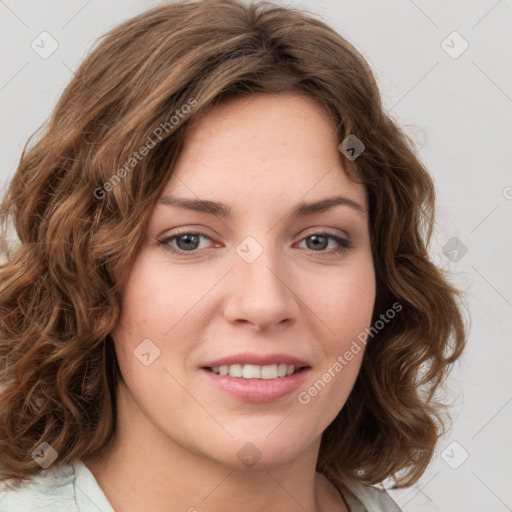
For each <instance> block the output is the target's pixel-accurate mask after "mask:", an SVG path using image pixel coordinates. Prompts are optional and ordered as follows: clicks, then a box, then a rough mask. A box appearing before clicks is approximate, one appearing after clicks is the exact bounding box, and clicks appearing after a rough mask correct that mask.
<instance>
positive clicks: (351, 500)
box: [343, 482, 402, 512]
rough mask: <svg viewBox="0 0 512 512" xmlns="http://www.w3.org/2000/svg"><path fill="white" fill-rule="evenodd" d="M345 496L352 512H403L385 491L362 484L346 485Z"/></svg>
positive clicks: (352, 483)
mask: <svg viewBox="0 0 512 512" xmlns="http://www.w3.org/2000/svg"><path fill="white" fill-rule="evenodd" d="M343 495H344V497H345V499H346V501H347V503H348V505H349V507H350V510H351V512H402V510H401V509H400V507H399V506H398V505H397V504H396V503H395V502H394V501H393V499H392V498H391V496H390V495H389V494H388V493H387V492H386V491H385V490H384V489H379V488H377V487H373V486H370V485H366V484H363V483H360V482H350V483H348V484H345V488H344V492H343Z"/></svg>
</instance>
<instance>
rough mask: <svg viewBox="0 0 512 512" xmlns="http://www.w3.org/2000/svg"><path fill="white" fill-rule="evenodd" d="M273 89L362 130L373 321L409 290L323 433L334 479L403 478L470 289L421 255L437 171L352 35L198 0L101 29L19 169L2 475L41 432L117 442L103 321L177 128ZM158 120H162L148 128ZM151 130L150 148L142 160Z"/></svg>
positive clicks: (416, 468) (111, 359) (438, 430)
mask: <svg viewBox="0 0 512 512" xmlns="http://www.w3.org/2000/svg"><path fill="white" fill-rule="evenodd" d="M281 92H296V93H300V94H305V95H307V96H308V97H310V98H313V99H315V100H317V101H319V102H320V104H321V105H323V107H324V108H325V110H326V112H328V113H329V116H330V117H331V118H332V119H333V120H334V121H335V123H336V126H337V128H336V133H337V136H338V140H339V142H341V141H343V140H344V139H345V137H347V136H348V135H349V134H354V135H355V136H357V137H358V138H359V139H360V140H361V141H363V142H364V144H365V146H366V148H365V150H364V152H363V154H362V155H360V156H359V157H358V158H357V160H356V161H351V160H349V159H348V158H346V157H345V156H344V155H343V154H342V153H341V152H340V158H341V159H342V162H343V164H344V166H345V168H346V169H347V172H348V173H349V175H350V176H351V177H352V178H353V179H354V180H357V181H358V182H360V183H362V184H364V186H365V187H366V191H367V194H368V200H369V208H370V233H371V243H372V252H373V258H374V264H375V271H376V279H377V297H376V302H375V309H374V313H373V320H374V321H376V320H377V319H378V318H379V315H380V314H382V313H383V312H384V311H385V310H386V309H389V308H390V307H391V305H392V304H393V303H395V302H397V301H398V302H399V303H400V304H401V306H402V309H401V311H400V313H399V314H397V316H396V317H395V318H394V320H393V321H392V322H390V324H389V325H388V326H387V328H386V329H383V330H381V331H380V332H379V333H378V334H376V335H375V336H374V337H373V338H372V339H371V340H369V342H368V344H367V349H366V352H365V355H364V359H363V363H362V367H361V371H360V374H359V376H358V378H357V381H356V383H355V386H354V388H353V390H352V393H351V395H350V397H349V398H348V401H347V402H346V404H345V406H344V407H343V409H342V410H341V411H340V413H339V414H338V416H337V417H336V419H335V420H334V421H333V422H332V423H331V424H330V425H329V426H328V428H327V429H326V430H325V432H324V433H323V437H322V443H321V447H320V453H319V458H318V465H317V470H318V471H320V472H322V473H323V474H324V475H326V476H327V477H328V478H330V479H331V480H332V481H333V482H335V483H336V482H337V483H342V482H343V480H344V479H347V478H349V479H350V478H351V479H356V480H358V481H361V482H364V483H368V484H375V483H378V482H382V481H383V480H385V479H387V478H388V477H392V478H394V481H395V487H403V486H408V485H411V484H413V483H414V482H416V481H417V480H418V478H419V477H420V476H421V475H422V473H423V472H424V470H425V468H426V466H427V464H428V463H429V461H430V460H431V458H432V456H433V454H434V450H435V446H436V443H437V441H438V439H439V437H440V436H441V435H442V434H443V433H444V432H445V430H446V429H445V425H446V421H445V419H446V418H449V416H448V415H447V414H446V406H445V405H443V404H442V403H439V401H438V396H437V393H436V391H437V390H438V388H439V389H441V388H440V385H441V384H442V383H443V382H444V380H445V377H446V376H447V374H448V371H449V370H450V368H451V366H452V364H453V363H454V361H456V359H457V358H458V357H459V356H460V354H461V352H462V350H463V347H464V344H465V340H466V328H465V323H464V321H463V316H462V314H461V305H460V302H459V298H460V297H459V292H458V291H457V290H456V289H454V288H453V287H452V286H451V285H450V284H449V282H448V279H447V277H446V276H445V275H444V274H443V272H442V271H441V270H440V269H438V268H437V267H436V266H435V265H434V264H433V263H432V262H431V260H430V259H429V255H428V250H427V248H428V243H429V240H430V237H431V233H432V226H433V222H434V198H435V197H434V187H433V183H432V180H431V178H430V176H429V174H428V173H427V171H426V170H425V168H424V166H423V165H422V163H421V162H420V161H419V159H418V157H417V156H416V154H415V151H414V146H413V145H412V142H411V141H410V140H409V139H408V137H407V136H406V135H405V134H404V133H403V132H402V131H401V129H400V128H399V127H398V126H397V124H396V123H395V122H394V121H393V120H392V119H391V118H390V116H389V115H388V114H387V113H386V112H385V111H384V109H383V106H382V103H381V99H380V95H379V91H378V88H377V84H376V81H375V79H374V77H373V75H372V72H371V70H370V68H369V66H368V64H367V63H366V61H365V60H364V59H363V57H362V56H361V55H360V54H359V53H358V52H357V50H356V49H355V48H354V47H353V46H352V45H351V44H350V43H348V42H347V41H346V40H345V39H344V38H343V37H342V36H341V35H339V34H338V33H336V32H335V31H334V30H333V29H331V28H330V27H328V26H327V25H326V24H325V23H324V22H322V21H321V20H319V19H317V18H315V16H314V15H311V14H309V13H306V12H304V11H300V10H297V9H292V8H284V7H281V6H278V5H275V4H272V3H268V2H265V3H259V4H253V5H250V6H248V5H244V4H242V3H241V2H238V1H236V0H210V1H201V0H200V1H179V2H174V3H170V4H166V5H162V6H159V7H157V8H154V9H151V10H149V11H147V12H145V13H143V14H141V15H139V16H137V17H135V18H132V19H130V20H128V21H126V22H124V23H122V24H121V25H119V26H118V27H116V28H115V29H114V30H112V31H111V32H109V33H108V34H107V35H106V36H104V37H103V38H102V39H101V40H100V42H99V43H98V44H97V45H96V47H95V48H94V49H93V51H92V52H91V53H90V54H89V55H88V56H87V57H86V58H85V60H84V61H83V63H82V64H81V65H80V67H79V68H78V70H77V71H76V73H75V75H74V77H73V79H72V80H71V82H70V84H69V85H68V86H67V88H66V89H65V90H64V92H63V94H62V96H61V97H60V100H59V102H58V104H57V105H56V107H55V109H54V112H53V114H52V115H51V117H50V119H49V120H48V121H47V123H46V124H45V126H44V128H43V130H42V132H41V133H40V134H39V136H38V139H37V141H36V142H32V143H30V144H29V145H27V146H26V147H25V149H24V151H23V154H22V157H21V159H20V163H19V167H18V169H17V171H16V173H15V174H14V177H13V179H12V181H11V182H10V185H9V188H8V190H7V192H6V195H5V198H4V200H3V203H2V206H1V212H0V213H1V223H2V230H3V231H2V239H1V240H2V251H3V255H4V261H3V263H2V265H1V268H0V312H1V325H0V357H1V361H0V383H1V384H2V386H1V393H0V402H1V406H0V468H1V471H2V473H1V476H2V477H3V478H8V477H12V478H24V477H27V476H28V475H30V474H32V473H35V472H37V471H39V470H40V469H41V468H40V467H39V465H38V464H37V463H36V462H35V461H34V460H33V459H32V457H31V453H32V452H33V450H34V449H35V448H36V447H37V446H38V445H39V444H40V443H41V442H48V443H50V444H51V446H52V447H53V448H54V449H55V450H56V451H57V452H58V454H59V462H63V463H65V462H71V461H73V460H75V459H78V458H81V457H86V456H92V457H94V456H96V455H99V454H104V453H105V452H106V451H107V450H108V449H109V448H110V447H111V446H112V443H113V440H114V437H115V426H116V401H115V390H116V384H117V382H118V381H119V379H121V378H122V376H121V374H120V371H119V366H118V364H117V360H116V355H115V350H114V347H113V342H112V339H111V338H110V335H109V334H110V333H111V331H112V330H113V329H114V327H115V325H116V323H117V321H118V319H119V315H120V303H121V302H120V298H121V291H122V289H123V284H124V283H125V282H126V278H127V276H128V275H129V273H130V269H131V266H132V264H133V261H134V258H135V257H136V255H137V252H138V249H139V247H140V244H141V241H142V237H143V234H144V231H145V227H146V224H147V221H148V218H149V215H150V214H151V212H152V209H153V206H154V205H155V203H156V200H157V199H158V197H159V196H160V194H161V192H162V190H163V188H164V187H165V185H166V184H167V182H168V180H169V179H170V177H171V175H172V172H173V167H174V163H175V162H176V159H177V157H178V155H179V153H180V150H181V148H182V147H183V142H184V140H185V137H186V135H187V133H188V132H189V130H190V127H191V126H192V125H193V123H194V121H196V120H197V119H199V117H200V116H202V115H204V114H205V113H206V112H208V111H209V109H211V108H213V107H215V105H216V104H218V103H219V102H221V101H226V100H229V99H230V98H232V97H235V96H246V95H251V94H263V93H265V94H272V93H281ZM191 100H192V101H193V102H195V106H194V108H191V109H189V112H188V113H187V114H186V115H181V116H180V117H179V122H178V123H176V124H175V125H173V126H172V127H170V128H169V126H170V124H169V116H172V115H173V113H176V110H178V111H179V112H181V113H183V112H184V111H185V109H184V108H183V106H184V105H186V104H189V105H190V104H191ZM165 123H167V124H165ZM159 126H160V127H161V126H166V127H167V128H168V129H167V130H163V132H162V134H161V136H160V137H159V138H157V137H156V136H155V129H156V128H157V127H159ZM161 131H162V130H161ZM148 137H149V138H151V139H152V140H154V141H155V142H156V144H155V147H153V148H151V149H150V151H148V154H147V155H146V156H144V158H140V160H139V159H137V162H136V165H133V169H132V164H133V161H132V160H130V159H132V158H134V153H136V152H139V154H140V148H141V147H142V146H143V145H145V144H147V143H148V142H147V141H148V140H149V139H148ZM127 162H132V163H131V164H130V166H129V167H126V163H127ZM122 168H124V169H125V172H124V173H123V172H122V171H120V169H122ZM114 175H116V176H117V177H116V176H114ZM114 178H115V179H114ZM11 223H12V226H13V227H14V229H15V232H16V235H17V238H18V240H17V241H16V242H15V243H11V241H10V240H9V238H8V237H9V229H10V226H11Z"/></svg>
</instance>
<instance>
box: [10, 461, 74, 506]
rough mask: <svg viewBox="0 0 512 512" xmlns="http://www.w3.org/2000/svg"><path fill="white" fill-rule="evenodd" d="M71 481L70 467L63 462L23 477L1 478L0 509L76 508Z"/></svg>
mask: <svg viewBox="0 0 512 512" xmlns="http://www.w3.org/2000/svg"><path fill="white" fill-rule="evenodd" d="M73 481H74V471H73V468H72V467H71V466H69V465H66V464H63V465H59V466H57V467H56V468H49V469H44V470H41V471H39V472H38V473H35V474H33V475H31V476H30V477H28V478H25V479H22V480H20V479H14V478H12V479H7V480H5V479H4V480H0V510H2V512H20V511H24V510H37V511H40V512H60V511H66V512H68V511H69V512H75V511H77V512H78V508H77V505H76V500H75V493H74V485H73ZM57 507H58V508H57Z"/></svg>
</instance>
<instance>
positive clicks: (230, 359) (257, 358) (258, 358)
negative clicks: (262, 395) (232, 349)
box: [202, 352, 310, 368]
mask: <svg viewBox="0 0 512 512" xmlns="http://www.w3.org/2000/svg"><path fill="white" fill-rule="evenodd" d="M281 363H286V364H293V365H294V366H295V367H298V368H302V367H305V366H310V365H309V364H308V363H307V361H304V360H303V359H299V358H298V357H295V356H291V355H288V354H251V353H248V352H244V353H243V354H233V355H231V356H227V357H222V358H220V359H215V360H213V361H208V362H207V363H205V364H203V365H202V368H212V367H216V366H230V365H232V364H255V365H258V366H267V365H271V364H281Z"/></svg>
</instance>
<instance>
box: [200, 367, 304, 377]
mask: <svg viewBox="0 0 512 512" xmlns="http://www.w3.org/2000/svg"><path fill="white" fill-rule="evenodd" d="M307 368H309V366H307V365H302V366H301V365H294V364H287V363H275V364H268V365H263V366H262V365H257V364H241V363H235V364H230V365H226V364H224V365H219V366H206V367H203V369H204V370H207V371H210V372H212V373H215V374H216V375H221V376H228V377H237V378H242V379H261V380H271V379H282V378H285V377H289V376H290V375H295V374H296V373H299V372H301V371H304V370H305V369H307Z"/></svg>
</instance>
